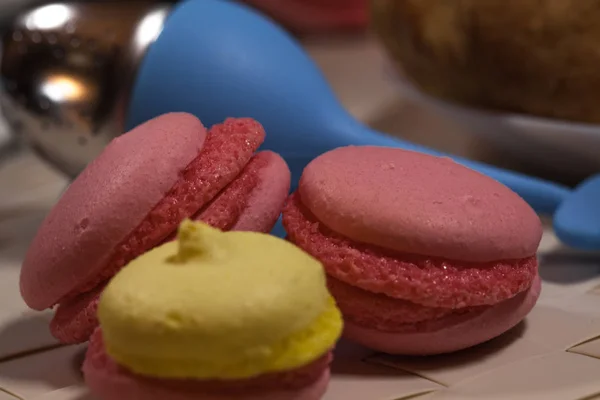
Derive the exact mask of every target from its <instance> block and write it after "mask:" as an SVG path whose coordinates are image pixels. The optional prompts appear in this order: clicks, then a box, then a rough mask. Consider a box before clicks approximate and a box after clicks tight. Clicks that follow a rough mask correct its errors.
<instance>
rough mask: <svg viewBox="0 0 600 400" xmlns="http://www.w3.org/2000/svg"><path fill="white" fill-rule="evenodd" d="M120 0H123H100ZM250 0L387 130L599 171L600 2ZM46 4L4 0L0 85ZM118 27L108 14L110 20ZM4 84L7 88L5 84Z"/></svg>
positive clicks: (497, 160) (531, 169) (364, 116)
mask: <svg viewBox="0 0 600 400" xmlns="http://www.w3.org/2000/svg"><path fill="white" fill-rule="evenodd" d="M117 2H118V3H128V2H127V1H125V0H112V1H111V0H107V1H104V2H99V3H97V4H99V5H100V6H102V7H105V8H106V7H110V4H111V3H117ZM245 2H246V3H248V4H250V5H251V6H253V7H256V8H257V9H258V10H260V11H261V12H264V13H266V14H268V15H269V16H271V17H272V18H274V19H276V20H277V21H278V22H280V23H281V24H283V25H284V26H285V27H286V28H287V29H289V30H290V32H292V33H293V34H294V35H296V36H297V37H298V38H299V39H300V40H301V42H302V43H303V45H304V46H305V48H306V50H307V51H308V52H309V54H310V55H311V56H312V57H313V59H314V60H315V61H316V63H317V64H318V65H319V66H320V67H321V69H322V71H323V72H324V74H325V76H326V77H327V79H328V80H329V82H330V84H331V85H332V87H333V89H334V91H335V93H336V94H337V96H338V97H339V99H340V100H341V102H342V103H343V105H344V106H345V107H346V108H347V109H348V110H349V111H350V112H351V113H352V114H353V115H354V116H356V117H357V118H358V119H359V120H361V121H363V122H366V123H367V124H368V125H370V126H372V127H374V128H376V129H378V130H380V131H382V132H386V133H390V134H392V135H396V136H400V137H403V138H406V139H408V140H411V141H413V142H416V143H420V144H425V145H427V146H430V147H434V148H437V149H440V150H443V151H446V152H449V153H452V154H456V155H462V156H465V157H469V158H472V159H476V160H481V161H486V162H489V163H492V164H496V165H499V166H503V167H507V168H511V169H515V170H519V171H523V172H527V173H530V174H534V175H538V176H541V177H545V178H548V179H551V180H555V181H560V182H563V183H567V184H575V183H577V182H579V181H581V180H582V179H584V178H585V177H588V176H590V175H592V174H594V173H597V172H600V128H598V127H597V126H596V124H598V123H600V109H598V107H597V105H598V104H600V101H599V100H600V90H599V89H600V87H596V86H600V72H598V70H597V65H598V62H597V61H600V60H596V58H600V51H598V48H597V43H598V42H599V41H598V39H599V38H600V24H597V23H595V22H594V21H597V20H598V17H600V6H597V5H595V2H592V1H588V0H581V1H578V2H575V1H574V0H571V1H568V0H565V1H558V2H557V1H550V0H547V1H533V0H490V1H486V2H481V1H477V0H471V1H462V2H448V1H444V0H285V1H283V0H247V1H245ZM47 3H50V2H47V1H44V0H1V1H0V25H1V28H2V32H3V35H4V40H3V46H4V50H3V67H2V75H3V76H2V78H3V82H4V83H6V82H7V81H8V78H7V75H11V74H12V75H13V76H12V77H10V78H11V79H12V78H14V76H17V75H18V76H23V75H22V71H15V67H14V65H22V64H18V63H16V64H15V63H14V62H12V63H9V62H7V61H6V59H7V57H9V56H10V57H12V58H14V57H15V55H16V56H18V54H19V47H17V45H16V44H15V41H16V39H18V41H21V40H24V39H23V38H22V37H17V36H16V34H15V33H14V32H13V31H11V29H13V28H14V26H15V24H20V23H21V24H22V23H23V22H22V18H21V20H19V18H18V17H17V16H19V15H21V16H22V15H24V13H27V12H28V10H30V9H32V7H39V6H42V5H45V4H47ZM130 3H135V2H130ZM138 3H139V2H138ZM147 3H153V2H152V1H148V2H147ZM155 3H159V2H155ZM99 12H100V11H99ZM19 21H20V22H19ZM121 23H124V22H122V21H121ZM113 27H114V21H113V20H111V19H110V18H107V20H106V30H107V31H110V30H111V29H113ZM67 29H68V28H67ZM11 32H12V33H11ZM20 34H21V33H19V35H20ZM29 39H30V40H32V41H33V42H36V37H35V36H32V37H30V38H29ZM38 40H39V38H38ZM21 43H22V42H21ZM21 46H22V44H21ZM17 69H18V68H17ZM2 90H3V96H2V97H3V98H6V97H9V98H10V96H11V93H10V90H11V88H7V87H6V84H4V86H3V88H2ZM13 100H15V99H13ZM84 100H85V101H95V100H94V98H92V99H91V100H90V99H89V98H88V99H87V100H86V99H84ZM84 100H82V101H84ZM15 101H16V102H17V103H18V101H19V100H18V99H16V100H15ZM2 104H3V107H2V110H3V113H4V119H3V120H0V146H3V149H4V152H5V153H7V152H8V153H11V152H12V153H14V152H15V148H16V147H18V146H19V145H20V146H23V143H17V144H15V143H12V142H11V138H14V137H15V136H20V135H25V136H26V135H27V133H28V132H27V129H29V125H28V124H26V123H25V124H24V123H23V121H22V120H19V121H15V120H14V118H13V117H14V115H16V114H18V110H15V109H14V106H13V107H12V108H11V107H10V106H7V105H6V104H7V101H3V103H2ZM11 118H13V119H12V120H11ZM60 129H62V130H63V131H67V130H69V129H74V128H73V127H72V126H64V125H63V126H62V127H60ZM23 131H25V132H23ZM81 140H83V139H81ZM81 140H80V142H81ZM10 143H12V144H13V145H10ZM79 144H82V143H79ZM42 152H43V150H42ZM84 153H85V151H84V150H81V154H82V157H83V158H85V154H84ZM1 185H2V182H0V187H1ZM0 190H1V189H0Z"/></svg>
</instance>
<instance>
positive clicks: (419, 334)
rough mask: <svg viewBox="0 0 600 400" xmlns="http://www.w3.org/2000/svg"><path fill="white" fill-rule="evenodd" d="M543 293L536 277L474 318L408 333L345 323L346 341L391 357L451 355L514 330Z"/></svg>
mask: <svg viewBox="0 0 600 400" xmlns="http://www.w3.org/2000/svg"><path fill="white" fill-rule="evenodd" d="M540 293H541V281H540V278H539V276H536V278H535V279H534V281H533V284H532V285H531V287H530V288H529V289H528V290H526V291H524V292H523V293H519V294H518V295H516V296H515V297H513V298H511V299H508V300H505V301H503V302H501V303H499V304H496V305H494V306H489V307H486V309H485V310H483V311H482V312H478V313H476V314H474V315H469V314H464V315H457V316H453V315H451V316H449V317H445V318H443V319H441V320H439V321H437V323H436V324H435V325H433V326H429V327H422V329H420V330H414V331H409V332H383V331H379V330H377V329H373V328H370V327H364V326H360V325H357V324H355V323H352V322H349V321H346V323H345V327H344V337H346V338H347V339H349V340H351V341H354V342H356V343H359V344H361V345H363V346H366V347H368V348H370V349H373V350H376V351H380V352H384V353H388V354H401V355H435V354H443V353H451V352H455V351H459V350H463V349H466V348H469V347H472V346H475V345H478V344H481V343H484V342H487V341H488V340H491V339H493V338H495V337H498V336H500V335H502V334H503V333H505V332H507V331H509V330H510V329H512V328H514V327H515V326H516V325H518V324H519V323H520V322H521V321H522V320H523V319H524V318H525V317H526V316H527V314H529V312H530V311H531V309H532V308H533V307H534V306H535V304H536V302H537V299H538V298H539V296H540Z"/></svg>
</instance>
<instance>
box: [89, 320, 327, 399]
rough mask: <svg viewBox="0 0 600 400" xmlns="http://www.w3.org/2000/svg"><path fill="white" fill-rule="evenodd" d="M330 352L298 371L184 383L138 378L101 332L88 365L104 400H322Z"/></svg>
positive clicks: (93, 343)
mask: <svg viewBox="0 0 600 400" xmlns="http://www.w3.org/2000/svg"><path fill="white" fill-rule="evenodd" d="M331 360H332V355H331V352H329V353H328V354H326V355H324V356H323V357H321V358H319V359H318V360H315V361H314V362H312V363H311V364H309V365H307V366H304V367H302V368H298V369H297V370H294V371H289V372H280V373H273V374H266V375H262V376H258V377H255V378H250V379H244V380H231V381H219V380H210V381H209V380H206V381H200V380H191V379H190V380H179V379H159V378H150V377H142V376H139V375H136V374H134V373H132V372H130V371H129V370H127V369H126V368H124V367H122V366H120V365H118V364H117V363H115V362H114V360H112V359H111V358H110V356H109V355H108V354H107V353H106V351H105V348H104V343H103V340H102V332H101V330H100V329H97V330H96V331H95V332H94V334H93V335H92V337H91V339H90V344H89V347H88V351H87V354H86V358H85V361H84V364H83V373H84V378H85V382H86V384H87V385H88V386H89V387H90V389H91V390H92V392H93V393H94V394H95V395H97V396H98V397H99V398H100V399H102V400H164V399H169V400H188V399H197V400H235V399H239V400H319V399H320V398H321V397H322V396H323V394H324V393H325V391H326V390H327V385H328V383H329V375H330V373H329V365H330V363H331Z"/></svg>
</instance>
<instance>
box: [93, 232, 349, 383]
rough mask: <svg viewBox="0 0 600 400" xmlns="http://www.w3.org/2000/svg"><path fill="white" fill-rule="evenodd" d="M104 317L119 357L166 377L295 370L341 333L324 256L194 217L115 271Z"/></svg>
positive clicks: (135, 368) (108, 340)
mask: <svg viewBox="0 0 600 400" xmlns="http://www.w3.org/2000/svg"><path fill="white" fill-rule="evenodd" d="M98 317H99V320H100V325H101V327H102V332H103V336H104V341H105V346H106V351H107V353H108V354H109V355H110V356H111V357H112V358H113V359H114V360H115V361H116V362H117V363H119V364H121V365H123V366H125V367H127V368H129V369H130V370H131V371H132V372H135V373H139V374H143V375H147V376H155V377H161V378H194V379H213V378H215V379H243V378H249V377H253V376H258V375H261V374H265V373H272V372H279V371H287V370H292V369H294V368H298V367H301V366H303V365H306V364H309V363H311V362H313V361H314V360H316V359H318V358H319V357H321V356H322V355H323V354H325V353H327V352H328V351H329V349H331V348H332V347H333V346H334V344H335V342H336V341H337V340H338V338H339V336H340V334H341V331H342V318H341V314H340V312H339V310H338V309H337V307H336V305H335V302H334V300H333V299H332V297H331V296H330V294H329V292H328V291H327V286H326V277H325V273H324V270H323V267H322V265H321V264H320V263H319V262H318V261H317V260H316V259H314V258H312V257H311V256H310V255H308V254H306V253H305V252H303V251H302V250H300V249H299V248H297V247H295V246H294V245H293V244H291V243H289V242H287V241H285V240H282V239H279V238H276V237H274V236H270V235H266V234H262V233H254V232H221V231H219V230H217V229H214V228H212V227H210V226H208V225H206V224H203V223H196V222H191V221H184V222H183V223H182V224H181V226H180V228H179V235H178V238H177V240H176V241H174V242H170V243H166V244H164V245H162V246H160V247H157V248H155V249H153V250H151V251H150V252H148V253H146V254H144V255H142V256H140V257H138V258H137V259H135V260H133V261H132V262H131V263H130V264H129V265H128V266H127V267H126V268H124V269H123V270H122V271H121V272H119V274H117V275H116V276H115V278H114V279H113V280H112V281H111V282H110V283H109V285H108V286H107V288H106V289H105V291H104V293H103V294H102V297H101V300H100V303H99V306H98Z"/></svg>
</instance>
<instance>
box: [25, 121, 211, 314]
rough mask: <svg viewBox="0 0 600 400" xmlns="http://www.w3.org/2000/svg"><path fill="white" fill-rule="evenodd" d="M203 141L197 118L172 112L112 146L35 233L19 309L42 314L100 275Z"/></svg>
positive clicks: (167, 189) (110, 145) (137, 129)
mask: <svg viewBox="0 0 600 400" xmlns="http://www.w3.org/2000/svg"><path fill="white" fill-rule="evenodd" d="M205 138H206V129H205V128H204V126H203V125H202V123H201V122H200V121H199V120H198V119H197V118H195V117H194V116H192V115H189V114H184V113H172V114H166V115H162V116H160V117H157V118H155V119H153V120H150V121H148V122H146V123H144V124H142V125H140V126H138V127H136V128H135V129H133V130H131V131H130V132H128V133H126V134H124V135H121V136H120V137H118V138H116V139H114V140H113V141H112V142H111V143H110V144H109V145H108V146H107V147H106V149H105V150H104V151H103V152H102V154H101V155H100V156H99V157H98V158H96V159H95V160H94V161H92V162H91V163H90V164H89V165H88V167H87V168H86V169H85V170H84V171H83V172H82V173H81V174H80V175H79V177H78V178H77V179H76V180H75V181H74V182H73V183H72V184H71V185H70V186H69V187H68V189H67V190H66V191H65V193H64V194H63V195H62V197H61V198H60V200H59V201H58V203H57V205H56V206H55V207H54V208H53V209H52V210H51V211H50V213H49V215H48V216H47V217H46V219H45V220H44V222H43V223H42V225H41V226H40V228H39V230H38V232H37V234H36V236H35V238H34V239H33V242H32V244H31V246H30V249H29V251H28V253H27V255H26V257H25V260H24V262H23V265H22V269H21V280H20V287H21V294H22V296H23V299H24V300H25V302H26V303H27V304H28V305H29V306H30V307H31V308H33V309H36V310H43V309H46V308H48V307H50V306H52V305H54V304H55V303H56V302H57V301H59V299H61V298H62V297H63V296H65V295H67V294H68V293H69V292H71V291H72V290H73V289H74V288H75V287H77V285H79V284H80V283H82V281H85V280H86V279H88V278H89V277H90V276H91V275H93V274H94V273H96V272H97V271H98V269H100V268H102V267H103V265H104V263H105V262H106V259H107V257H108V256H109V255H110V250H112V249H113V248H114V247H115V246H117V245H118V244H119V243H120V242H121V241H122V240H123V239H124V238H125V237H126V236H127V235H128V234H129V233H130V232H131V230H132V229H134V228H135V227H136V226H137V225H138V224H139V223H140V222H141V221H142V220H143V219H144V218H145V217H146V215H147V214H148V212H149V211H150V210H151V209H152V208H153V207H154V206H155V205H156V204H157V203H158V202H159V201H160V200H161V199H162V198H163V197H164V195H165V193H167V192H168V191H169V189H171V187H172V186H173V184H175V183H176V182H177V181H178V179H179V178H180V176H179V174H180V172H181V171H182V170H183V169H184V168H185V167H186V166H187V165H188V164H189V163H190V162H191V161H192V160H194V158H195V157H197V155H198V152H199V151H200V149H201V148H202V147H203V145H204V140H205ZM131 193H136V196H135V197H132V196H131Z"/></svg>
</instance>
